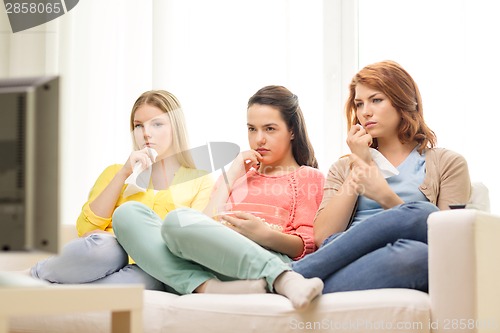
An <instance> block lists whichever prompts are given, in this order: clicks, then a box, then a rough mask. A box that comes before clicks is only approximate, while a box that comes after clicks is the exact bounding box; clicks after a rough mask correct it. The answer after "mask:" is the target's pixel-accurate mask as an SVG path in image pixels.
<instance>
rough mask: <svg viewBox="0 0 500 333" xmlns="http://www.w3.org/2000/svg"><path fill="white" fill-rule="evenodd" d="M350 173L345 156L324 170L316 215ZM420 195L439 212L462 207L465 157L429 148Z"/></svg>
mask: <svg viewBox="0 0 500 333" xmlns="http://www.w3.org/2000/svg"><path fill="white" fill-rule="evenodd" d="M349 171H350V160H349V157H343V158H341V159H339V160H338V161H337V162H335V163H334V164H333V165H332V166H331V167H330V170H328V175H327V177H326V182H325V187H324V193H323V200H322V201H321V205H320V207H319V209H318V212H317V213H316V216H318V214H319V213H320V212H321V211H322V210H323V208H325V206H326V204H327V203H328V202H329V201H330V198H331V197H332V196H333V195H334V194H335V193H336V192H337V191H338V190H339V188H340V187H341V186H342V184H343V183H344V181H345V180H346V178H347V175H348V174H349ZM419 188H420V190H421V191H422V193H423V194H424V195H425V196H426V197H427V199H429V201H430V202H432V203H433V204H435V205H437V206H438V207H439V209H441V210H445V209H449V205H451V204H466V203H467V202H468V201H469V198H470V195H471V182H470V176H469V168H468V166H467V161H466V160H465V158H464V157H463V156H462V155H460V154H458V153H456V152H454V151H451V150H448V149H444V148H432V149H426V151H425V178H424V182H423V183H422V184H421V185H420V186H419Z"/></svg>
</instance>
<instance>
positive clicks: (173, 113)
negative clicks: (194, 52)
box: [130, 90, 196, 169]
mask: <svg viewBox="0 0 500 333" xmlns="http://www.w3.org/2000/svg"><path fill="white" fill-rule="evenodd" d="M144 104H147V105H151V106H154V107H157V108H158V109H160V110H162V111H163V112H165V113H166V114H167V116H168V119H169V120H170V123H171V124H172V143H173V148H174V151H175V153H176V154H175V156H176V159H177V161H178V162H179V163H180V164H181V165H182V166H184V167H186V168H192V169H195V168H196V167H195V164H194V161H193V157H192V156H191V153H190V151H189V140H188V134H187V128H186V120H185V118H184V112H183V111H182V107H181V104H180V102H179V100H178V99H177V98H176V97H175V96H174V95H172V94H171V93H169V92H168V91H165V90H150V91H146V92H144V93H143V94H142V95H141V96H139V98H137V100H136V101H135V103H134V106H133V107H132V112H131V114H130V131H132V132H133V131H134V116H135V112H136V111H137V109H138V108H139V107H140V106H141V105H144ZM133 145H134V149H139V147H138V146H137V143H136V142H135V140H133Z"/></svg>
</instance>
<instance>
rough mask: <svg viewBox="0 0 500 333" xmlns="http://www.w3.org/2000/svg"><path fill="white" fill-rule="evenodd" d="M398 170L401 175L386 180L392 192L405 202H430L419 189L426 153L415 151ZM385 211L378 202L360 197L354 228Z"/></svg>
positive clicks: (423, 173)
mask: <svg viewBox="0 0 500 333" xmlns="http://www.w3.org/2000/svg"><path fill="white" fill-rule="evenodd" d="M397 169H398V171H399V175H397V176H392V177H389V178H387V179H386V180H387V183H389V186H390V187H391V188H392V190H393V191H394V192H395V193H396V194H397V195H398V196H399V197H400V198H401V199H402V200H403V201H404V202H413V201H429V200H428V199H427V197H426V196H425V195H424V194H423V193H422V192H421V191H420V189H419V186H420V185H421V184H422V182H423V181H424V177H425V153H424V154H422V155H420V153H419V152H418V151H417V148H415V149H413V151H412V152H411V153H410V154H409V155H408V157H407V158H406V159H405V160H404V161H403V163H401V164H400V165H399V166H398V167H397ZM383 210H384V209H383V208H382V207H381V206H380V205H379V204H378V203H377V202H376V201H374V200H371V199H368V198H367V197H365V196H360V197H359V198H358V207H357V210H356V214H355V217H354V221H353V224H352V226H354V225H356V224H358V223H360V222H362V221H363V220H364V219H366V218H367V217H370V216H372V215H374V214H377V213H379V212H382V211H383Z"/></svg>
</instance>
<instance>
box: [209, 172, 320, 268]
mask: <svg viewBox="0 0 500 333" xmlns="http://www.w3.org/2000/svg"><path fill="white" fill-rule="evenodd" d="M324 182H325V177H324V175H323V174H322V173H321V171H319V170H318V169H314V168H311V167H308V166H301V167H300V168H299V169H297V170H295V171H294V172H291V173H288V174H285V175H281V176H267V175H264V174H261V173H259V172H257V171H256V170H254V169H250V171H248V172H247V173H246V175H245V176H243V177H241V178H240V179H238V180H237V181H236V182H235V183H234V185H233V188H232V191H231V195H230V197H229V199H228V202H236V203H242V202H245V203H259V204H267V205H273V206H277V207H281V208H284V209H285V210H287V211H288V212H289V219H288V223H287V225H286V227H285V228H284V230H283V232H284V233H287V234H290V235H297V236H299V237H300V238H302V241H303V242H304V251H303V252H302V254H301V255H300V256H298V257H296V258H293V260H298V259H300V258H302V257H304V256H305V255H306V254H308V253H311V252H313V251H314V250H315V249H316V246H315V244H314V235H313V221H314V216H315V215H316V211H317V210H318V208H319V205H320V203H321V199H322V198H323V185H324ZM219 185H220V183H219ZM222 186H224V185H222Z"/></svg>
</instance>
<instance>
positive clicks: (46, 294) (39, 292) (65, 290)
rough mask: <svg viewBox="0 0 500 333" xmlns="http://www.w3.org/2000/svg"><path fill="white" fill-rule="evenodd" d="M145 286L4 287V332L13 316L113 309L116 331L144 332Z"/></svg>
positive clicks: (0, 301)
mask: <svg viewBox="0 0 500 333" xmlns="http://www.w3.org/2000/svg"><path fill="white" fill-rule="evenodd" d="M142 307H143V287H142V286H141V285H92V284H84V285H44V286H19V287H18V286H9V287H1V286H0V333H8V332H9V328H8V325H9V317H10V316H25V315H52V314H65V313H75V312H94V311H110V312H111V326H112V327H111V332H112V333H142V331H143V326H142Z"/></svg>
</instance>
